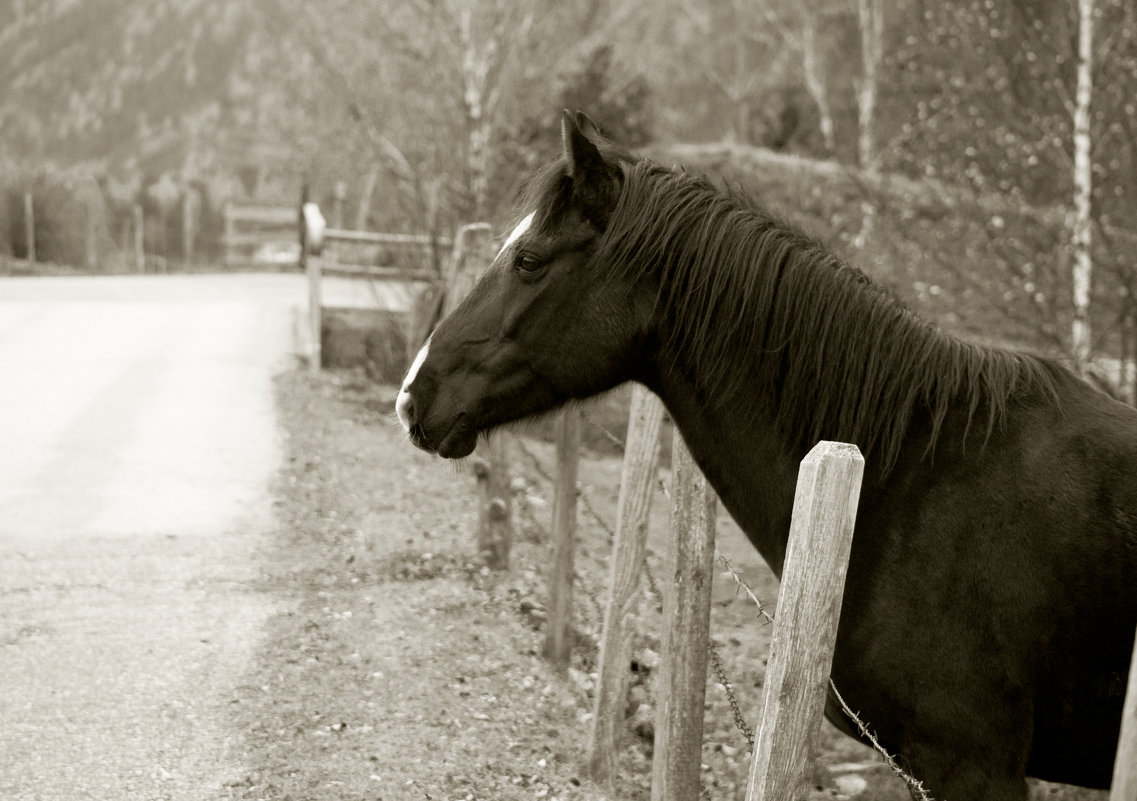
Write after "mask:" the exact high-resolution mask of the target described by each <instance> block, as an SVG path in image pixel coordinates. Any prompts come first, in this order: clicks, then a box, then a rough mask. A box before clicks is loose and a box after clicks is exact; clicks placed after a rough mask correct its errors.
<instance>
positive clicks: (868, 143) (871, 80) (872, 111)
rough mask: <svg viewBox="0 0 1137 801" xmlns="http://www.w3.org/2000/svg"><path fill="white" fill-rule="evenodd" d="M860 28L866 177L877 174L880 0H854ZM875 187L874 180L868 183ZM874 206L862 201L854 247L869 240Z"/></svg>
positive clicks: (861, 153) (860, 155) (860, 143)
mask: <svg viewBox="0 0 1137 801" xmlns="http://www.w3.org/2000/svg"><path fill="white" fill-rule="evenodd" d="M857 18H858V22H859V24H860V29H861V78H860V81H859V82H858V84H857V126H858V131H857V162H858V164H859V165H860V168H861V169H862V170H863V171H864V173H865V175H866V176H868V177H870V178H876V177H877V176H878V175H879V173H880V154H879V153H877V150H876V135H875V134H876V130H875V129H876V89H877V82H878V74H879V72H880V62H881V59H882V57H883V51H884V9H883V8H881V0H857ZM870 184H873V188H875V184H876V181H870ZM875 222H876V204H875V203H874V202H873V201H872V198H871V197H867V198H866V199H865V200H863V201H862V202H861V230H860V233H858V234H857V236H856V239H855V240H854V242H853V244H854V246H856V247H857V248H863V247H864V246H865V245H866V244H867V243H868V241H869V239H870V238H871V237H872V232H873V228H874V227H875Z"/></svg>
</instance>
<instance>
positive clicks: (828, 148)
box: [801, 13, 837, 156]
mask: <svg viewBox="0 0 1137 801" xmlns="http://www.w3.org/2000/svg"><path fill="white" fill-rule="evenodd" d="M801 55H802V68H803V72H804V73H805V88H806V90H807V91H808V92H809V96H810V97H812V98H813V102H814V103H815V104H816V105H817V117H818V127H819V128H820V129H821V141H822V142H824V143H825V152H826V153H827V154H828V155H830V156H832V155H834V154H835V153H836V151H837V140H836V137H835V135H834V128H833V111H832V109H831V108H830V106H829V92H828V91H827V90H826V88H825V79H824V77H823V76H822V74H821V68H820V65H819V64H818V63H817V31H816V30H815V26H814V22H813V18H812V17H811V16H809V14H808V13H807V14H805V16H804V18H803V20H802V29H801Z"/></svg>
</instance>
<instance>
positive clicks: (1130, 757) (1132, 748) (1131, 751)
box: [1109, 642, 1137, 801]
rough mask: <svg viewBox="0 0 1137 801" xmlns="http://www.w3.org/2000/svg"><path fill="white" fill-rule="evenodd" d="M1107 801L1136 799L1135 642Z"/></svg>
mask: <svg viewBox="0 0 1137 801" xmlns="http://www.w3.org/2000/svg"><path fill="white" fill-rule="evenodd" d="M1109 801H1137V642H1135V643H1134V644H1133V660H1132V663H1131V664H1130V666H1129V688H1128V689H1127V690H1126V693H1125V707H1124V709H1123V711H1122V713H1121V737H1120V738H1119V739H1118V741H1117V757H1116V758H1115V759H1114V763H1113V784H1112V787H1111V789H1110V791H1109Z"/></svg>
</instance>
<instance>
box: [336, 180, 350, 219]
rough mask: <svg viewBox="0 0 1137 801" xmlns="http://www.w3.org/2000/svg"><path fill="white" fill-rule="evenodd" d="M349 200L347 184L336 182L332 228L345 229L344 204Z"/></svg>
mask: <svg viewBox="0 0 1137 801" xmlns="http://www.w3.org/2000/svg"><path fill="white" fill-rule="evenodd" d="M346 199H347V184H346V183H344V182H343V181H336V184H335V189H334V191H333V193H332V228H343V204H344V201H345V200H346Z"/></svg>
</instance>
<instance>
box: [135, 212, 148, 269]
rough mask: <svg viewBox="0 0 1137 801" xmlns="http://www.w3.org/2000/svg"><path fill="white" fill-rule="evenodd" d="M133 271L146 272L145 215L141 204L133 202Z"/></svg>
mask: <svg viewBox="0 0 1137 801" xmlns="http://www.w3.org/2000/svg"><path fill="white" fill-rule="evenodd" d="M134 271H135V272H136V273H144V272H146V216H145V215H144V214H143V213H142V204H141V203H135V204H134Z"/></svg>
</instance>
